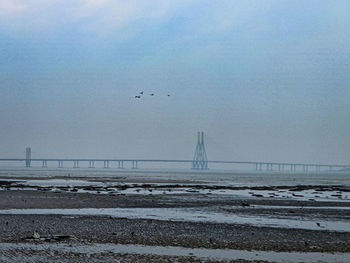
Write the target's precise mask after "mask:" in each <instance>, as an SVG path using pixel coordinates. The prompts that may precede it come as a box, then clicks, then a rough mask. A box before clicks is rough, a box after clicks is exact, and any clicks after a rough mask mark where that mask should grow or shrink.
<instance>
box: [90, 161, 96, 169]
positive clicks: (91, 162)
mask: <svg viewBox="0 0 350 263" xmlns="http://www.w3.org/2000/svg"><path fill="white" fill-rule="evenodd" d="M89 168H95V161H92V160H91V161H89Z"/></svg>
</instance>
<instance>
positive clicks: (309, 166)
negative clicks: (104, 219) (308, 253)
mask: <svg viewBox="0 0 350 263" xmlns="http://www.w3.org/2000/svg"><path fill="white" fill-rule="evenodd" d="M0 162H1V163H2V162H5V163H6V162H16V163H23V162H25V166H26V167H28V168H29V167H31V166H32V165H33V163H34V164H37V163H42V168H47V167H48V163H50V164H51V163H53V162H55V163H57V164H58V168H63V167H64V164H66V163H68V164H71V165H68V167H67V165H66V166H65V167H67V168H69V167H71V168H79V167H80V164H81V163H83V166H82V167H85V168H95V163H99V164H101V163H102V164H103V166H102V165H100V167H101V166H102V167H103V168H112V166H114V167H115V168H118V169H123V168H125V166H124V164H128V166H129V167H130V168H131V169H137V168H139V164H140V163H143V164H145V163H147V164H150V163H154V164H156V163H157V164H160V163H162V164H165V163H167V164H174V165H175V164H176V165H177V164H186V165H189V166H190V167H191V168H192V169H194V170H207V169H209V168H208V164H209V163H210V164H211V165H212V166H213V167H214V168H215V167H216V168H215V169H217V168H218V167H220V165H235V167H236V168H238V169H246V170H255V172H262V171H266V172H288V173H305V174H306V173H310V172H312V173H320V172H348V171H350V164H320V163H291V162H261V161H234V160H231V161H229V160H208V158H207V153H206V150H205V145H204V132H198V133H197V144H196V148H195V152H194V156H193V159H191V160H190V159H182V160H174V159H121V158H119V159H105V158H104V159H99V158H32V153H31V148H30V147H27V148H26V152H25V157H24V158H23V157H22V158H0ZM148 167H149V166H148ZM190 167H188V168H190ZM146 168H147V167H146ZM311 170H312V171H311Z"/></svg>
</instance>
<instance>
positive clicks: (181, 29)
mask: <svg viewBox="0 0 350 263" xmlns="http://www.w3.org/2000/svg"><path fill="white" fill-rule="evenodd" d="M141 91H143V92H144V94H143V95H142V96H141V98H140V99H136V98H135V96H136V95H139V93H140V92H141ZM151 93H154V94H155V95H154V96H150V95H149V94H151ZM168 94H169V95H170V96H168ZM349 116H350V2H349V1H348V0H337V1H334V0H322V1H319V0H308V1H304V0H246V1H241V0H240V1H238V0H220V1H211V0H147V1H146V0H128V1H126V0H125V1H124V0H71V1H64V0H0V158H1V157H2V158H5V157H22V156H24V154H25V147H28V146H30V147H31V148H32V156H33V157H37V158H39V157H57V158H60V157H65V158H75V157H79V158H149V159H153V158H157V159H192V157H193V154H194V150H195V145H196V134H197V131H203V132H204V134H205V144H206V149H207V155H208V159H210V160H237V161H270V162H304V163H314V162H316V163H339V164H343V163H344V164H349V163H350V118H349Z"/></svg>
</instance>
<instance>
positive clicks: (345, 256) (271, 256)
mask: <svg viewBox="0 0 350 263" xmlns="http://www.w3.org/2000/svg"><path fill="white" fill-rule="evenodd" d="M23 250H24V251H29V250H34V251H45V252H46V253H49V252H52V251H59V252H60V253H62V252H65V253H67V252H68V253H82V254H85V255H91V254H96V253H97V254H100V253H114V254H124V253H128V254H154V255H166V256H185V257H189V256H192V257H195V258H199V259H202V260H208V259H213V260H235V259H245V260H265V261H273V262H349V261H350V253H320V252H308V253H300V252H275V251H246V250H233V249H204V248H184V247H161V246H143V245H121V244H73V245H69V244H64V243H51V244H30V243H17V244H14V243H0V261H1V262H11V260H13V259H15V257H16V256H17V257H19V256H20V252H21V251H23ZM11 251H17V255H13V253H9V252H11ZM25 259H26V262H33V261H31V256H30V255H29V256H28V255H26V257H25ZM42 260H44V259H42Z"/></svg>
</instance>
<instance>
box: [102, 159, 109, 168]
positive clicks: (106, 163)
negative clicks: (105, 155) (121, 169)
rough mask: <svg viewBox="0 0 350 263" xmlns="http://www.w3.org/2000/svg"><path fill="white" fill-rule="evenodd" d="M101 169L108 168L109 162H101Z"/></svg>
mask: <svg viewBox="0 0 350 263" xmlns="http://www.w3.org/2000/svg"><path fill="white" fill-rule="evenodd" d="M103 167H104V168H109V161H107V160H106V161H103Z"/></svg>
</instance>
